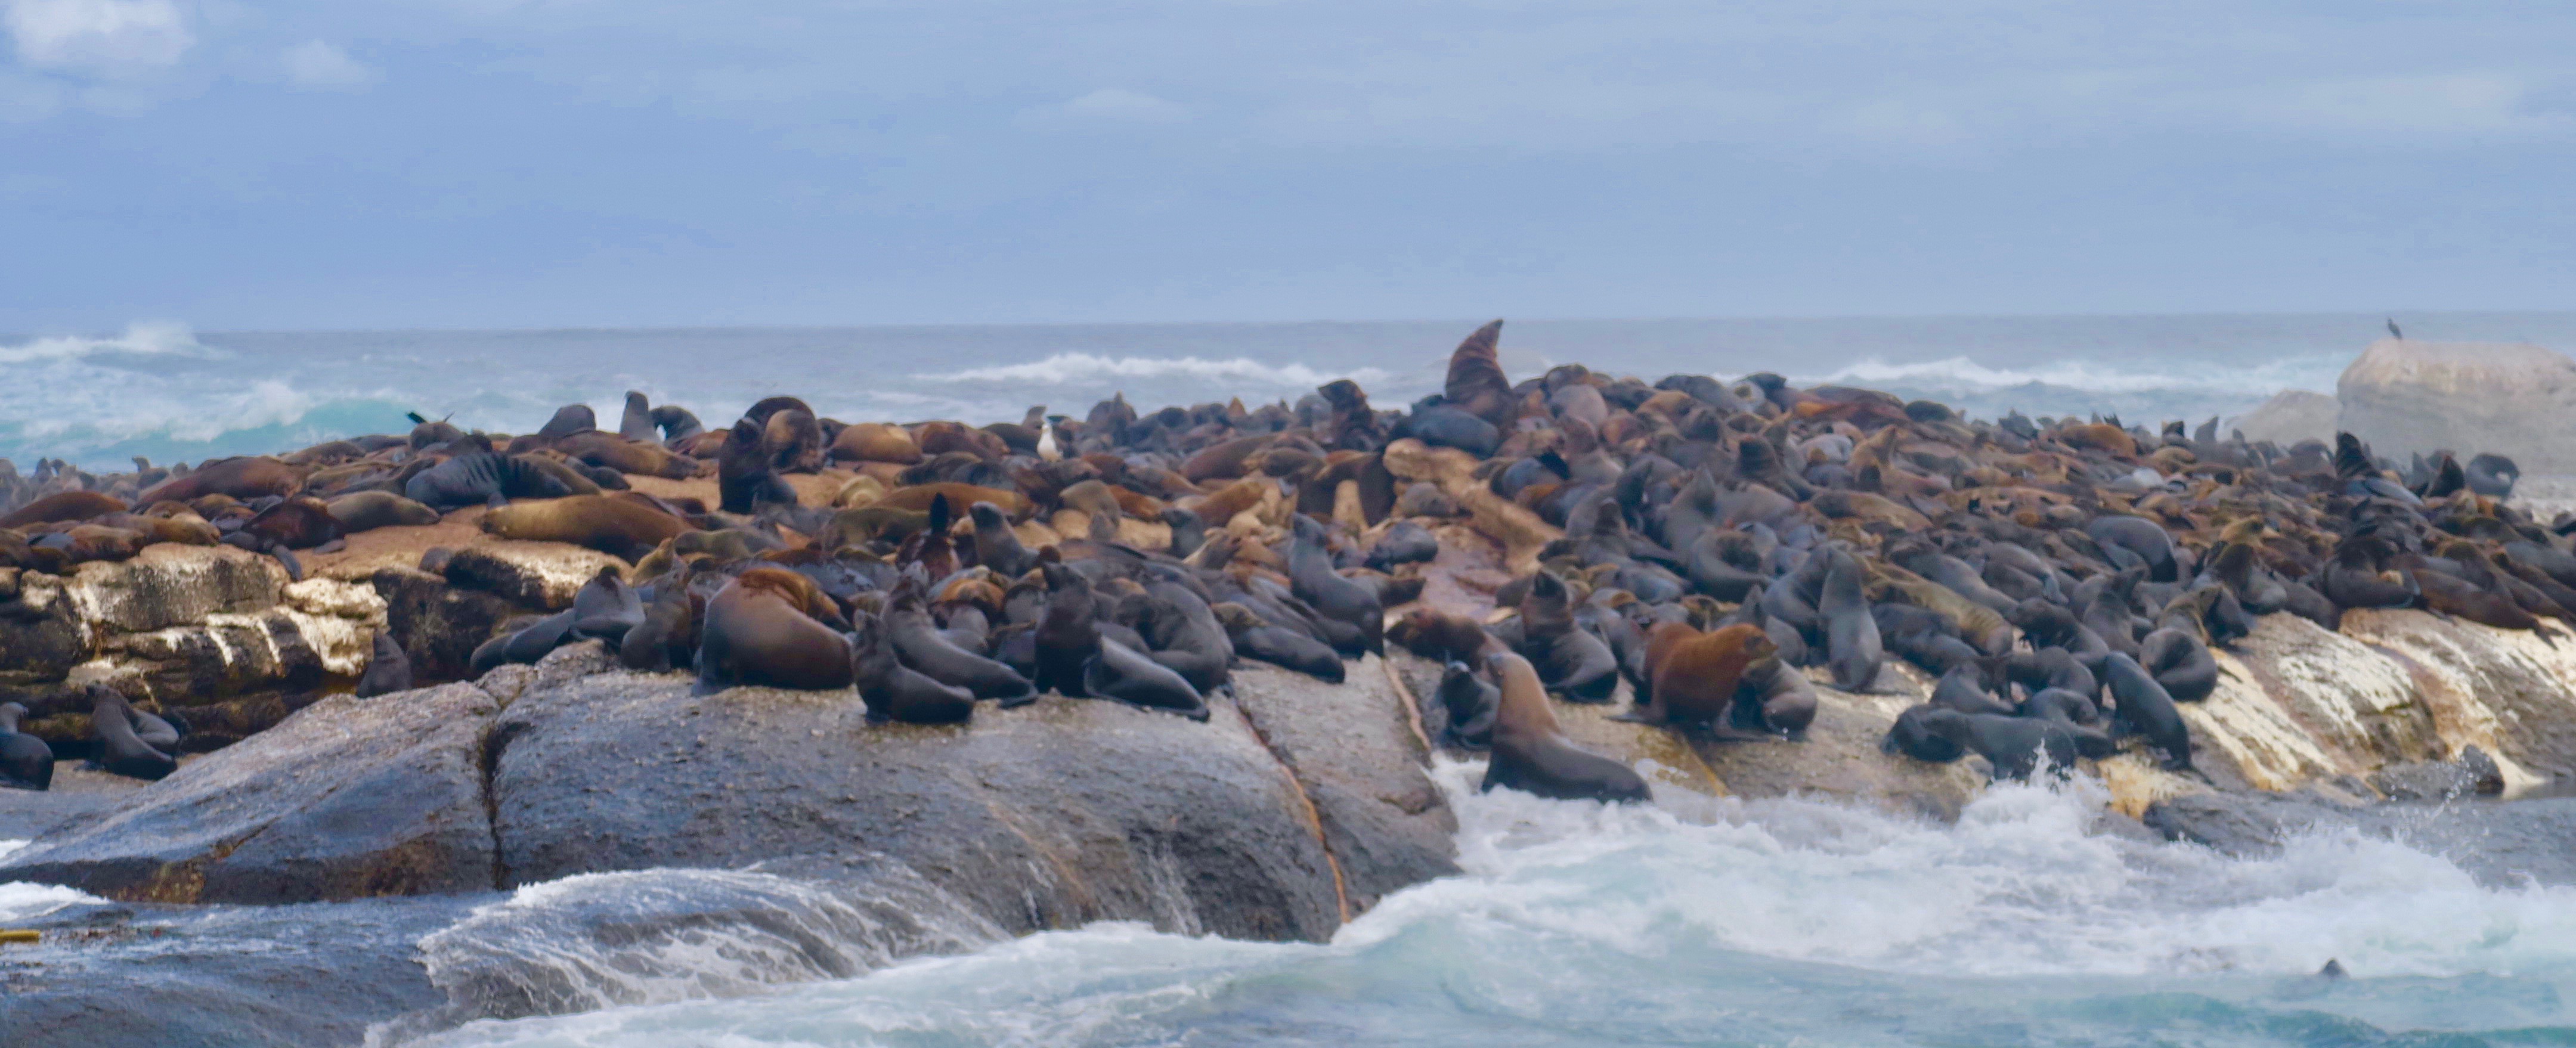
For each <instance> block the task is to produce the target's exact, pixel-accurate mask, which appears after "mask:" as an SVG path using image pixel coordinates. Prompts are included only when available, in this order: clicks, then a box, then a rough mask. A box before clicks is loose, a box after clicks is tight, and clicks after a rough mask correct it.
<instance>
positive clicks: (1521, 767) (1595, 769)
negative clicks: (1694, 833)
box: [1477, 652, 1654, 802]
mask: <svg viewBox="0 0 2576 1048" xmlns="http://www.w3.org/2000/svg"><path fill="white" fill-rule="evenodd" d="M1485 672H1486V674H1487V675H1488V676H1490V677H1492V678H1493V679H1494V681H1495V684H1496V686H1497V687H1498V688H1499V689H1500V691H1501V694H1502V697H1501V699H1500V700H1499V701H1498V703H1497V704H1496V706H1495V714H1494V736H1493V755H1492V757H1491V758H1490V759H1489V760H1488V761H1487V763H1486V765H1485V781H1484V783H1483V785H1481V786H1479V787H1477V788H1478V789H1479V790H1480V791H1490V790H1492V789H1494V788H1495V787H1506V788H1509V789H1515V790H1519V791H1521V792H1523V793H1529V794H1535V795H1537V796H1540V797H1550V798H1555V799H1558V800H1595V801H1612V802H1627V801H1640V802H1651V801H1653V800H1654V795H1653V793H1652V792H1651V791H1649V790H1648V789H1647V788H1646V780H1645V779H1643V778H1640V777H1639V776H1638V775H1637V773H1636V771H1635V770H1634V769H1631V768H1629V767H1628V766H1627V765H1624V764H1621V763H1619V762H1617V761H1614V760H1611V759H1609V758H1607V757H1603V756H1601V755H1599V754H1596V753H1589V752H1586V751H1584V750H1581V749H1578V748H1576V747H1575V745H1574V744H1573V743H1571V742H1568V741H1566V738H1565V732H1564V730H1563V729H1561V728H1559V727H1558V725H1557V722H1556V711H1555V710H1552V709H1549V708H1548V705H1547V690H1546V688H1545V687H1543V686H1542V685H1540V684H1539V679H1538V670H1537V668H1536V667H1533V666H1531V665H1530V663H1529V660H1528V659H1524V658H1522V657H1520V656H1518V655H1514V654H1512V653H1510V652H1495V653H1493V654H1491V655H1487V656H1486V657H1485Z"/></svg>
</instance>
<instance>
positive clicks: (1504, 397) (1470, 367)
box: [1440, 320, 1516, 429]
mask: <svg viewBox="0 0 2576 1048" xmlns="http://www.w3.org/2000/svg"><path fill="white" fill-rule="evenodd" d="M1502 340H1503V322H1502V321H1499V320H1497V321H1494V322H1493V323H1490V324H1487V325H1485V326H1483V327H1480V328H1477V329H1476V330H1475V332H1474V333H1473V334H1470V335H1468V336H1467V340H1466V341H1464V342H1460V343H1458V348H1457V350H1455V351H1454V352H1452V353H1450V354H1449V377H1448V380H1447V381H1446V382H1445V383H1443V384H1442V386H1441V389H1440V397H1441V399H1442V400H1443V401H1445V402H1447V403H1448V404H1450V405H1451V406H1454V407H1456V408H1458V409H1460V410H1462V411H1465V412H1467V413H1468V414H1470V415H1474V416H1476V417H1477V418H1480V419H1483V420H1485V421H1486V422H1488V423H1490V424H1492V425H1493V426H1495V427H1496V428H1498V429H1499V428H1507V427H1508V426H1509V425H1510V423H1511V417H1512V409H1513V408H1514V407H1515V406H1516V405H1515V403H1514V401H1513V399H1512V381H1511V379H1509V378H1505V377H1504V376H1503V363H1502V357H1501V345H1502Z"/></svg>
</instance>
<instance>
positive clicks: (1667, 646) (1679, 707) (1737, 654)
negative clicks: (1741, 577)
mask: <svg viewBox="0 0 2576 1048" xmlns="http://www.w3.org/2000/svg"><path fill="white" fill-rule="evenodd" d="M1779 650H1780V649H1779V646H1778V645H1775V644H1773V643H1771V638H1769V637H1767V636H1765V635H1763V632H1762V628H1761V627H1759V626H1755V625H1752V624H1750V623H1741V622H1740V623H1736V624H1735V625H1732V626H1727V627H1723V628H1721V629H1717V630H1714V631H1711V632H1707V633H1702V632H1700V631H1699V630H1697V629H1693V628H1692V627H1691V626H1690V624H1689V623H1684V622H1665V623H1659V624H1657V625H1656V626H1655V629H1654V632H1653V633H1650V634H1648V635H1647V637H1646V674H1647V679H1648V680H1649V681H1651V682H1652V683H1651V684H1650V685H1649V686H1648V687H1647V688H1645V689H1644V690H1643V694H1644V696H1645V697H1646V702H1645V704H1644V705H1643V706H1641V707H1640V708H1639V709H1637V711H1636V712H1634V713H1631V714H1628V715H1625V716H1624V717H1622V718H1621V719H1623V720H1633V721H1636V722H1638V723H1640V724H1660V725H1705V724H1714V723H1717V721H1718V719H1719V718H1721V717H1725V716H1726V715H1727V714H1728V713H1729V712H1730V711H1732V710H1733V708H1734V706H1735V701H1736V700H1735V692H1736V686H1737V685H1738V684H1740V683H1742V681H1743V679H1744V672H1745V671H1746V670H1748V669H1751V668H1752V666H1753V664H1754V663H1755V662H1758V661H1760V660H1763V659H1767V658H1770V657H1771V656H1773V655H1775V654H1777V653H1778V652H1779Z"/></svg>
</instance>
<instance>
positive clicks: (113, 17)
mask: <svg viewBox="0 0 2576 1048" xmlns="http://www.w3.org/2000/svg"><path fill="white" fill-rule="evenodd" d="M5 2H6V3H7V5H8V11H7V13H6V15H5V18H0V21H5V22H6V24H7V25H8V27H9V35H10V36H11V37H13V38H15V39H16V40H17V43H18V59H19V60H20V61H22V62H25V63H26V64H27V65H29V66H32V67H34V68H38V69H59V70H74V71H81V72H89V73H95V74H99V75H104V76H119V75H129V74H134V73H139V72H143V71H147V70H151V69H156V68H161V67H165V66H171V65H176V64H177V63H178V61H179V58H180V56H182V55H185V54H187V53H188V49H189V48H190V47H193V46H195V45H196V42H197V39H196V37H195V36H194V35H193V34H191V33H190V32H189V31H188V24H187V16H186V15H185V14H183V13H182V12H181V11H180V10H179V6H178V4H176V3H174V2H173V0H5Z"/></svg>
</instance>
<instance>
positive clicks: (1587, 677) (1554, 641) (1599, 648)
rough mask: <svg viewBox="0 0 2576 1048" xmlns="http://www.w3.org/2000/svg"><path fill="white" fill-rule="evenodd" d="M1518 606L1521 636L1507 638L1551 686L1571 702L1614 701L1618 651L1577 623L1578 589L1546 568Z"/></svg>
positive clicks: (1552, 689)
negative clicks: (1575, 598)
mask: <svg viewBox="0 0 2576 1048" xmlns="http://www.w3.org/2000/svg"><path fill="white" fill-rule="evenodd" d="M1519 611H1520V617H1519V619H1518V620H1517V625H1518V627H1519V637H1518V638H1517V639H1516V640H1515V639H1513V638H1511V637H1509V636H1506V637H1505V638H1504V639H1505V641H1506V642H1507V643H1510V644H1511V647H1512V649H1513V650H1514V651H1517V652H1519V653H1520V655H1521V657H1523V658H1526V659H1528V660H1530V662H1531V663H1532V664H1533V665H1534V666H1536V667H1537V668H1538V673H1539V679H1540V680H1543V681H1546V682H1548V688H1549V690H1551V691H1554V692H1556V693H1558V694H1561V695H1563V696H1565V698H1566V701H1568V702H1608V701H1610V699H1611V696H1612V695H1613V694H1614V693H1616V692H1617V691H1618V688H1619V656H1618V654H1617V653H1616V652H1613V651H1611V650H1610V645H1609V643H1608V642H1606V641H1603V640H1602V639H1601V638H1599V637H1596V636H1593V635H1592V634H1591V633H1590V632H1588V631H1586V630H1584V629H1582V628H1580V627H1578V626H1576V625H1575V622H1574V608H1573V594H1572V593H1571V592H1570V591H1568V590H1567V589H1566V588H1565V582H1564V581H1563V580H1561V579H1558V578H1557V577H1556V576H1555V575H1553V574H1551V573H1549V572H1546V571H1540V572H1539V573H1538V574H1536V575H1534V576H1531V577H1530V586H1529V592H1528V593H1526V594H1523V595H1522V597H1521V600H1520V608H1519ZM1498 628H1499V627H1498ZM1451 657H1455V654H1453V655H1452V656H1451Z"/></svg>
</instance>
